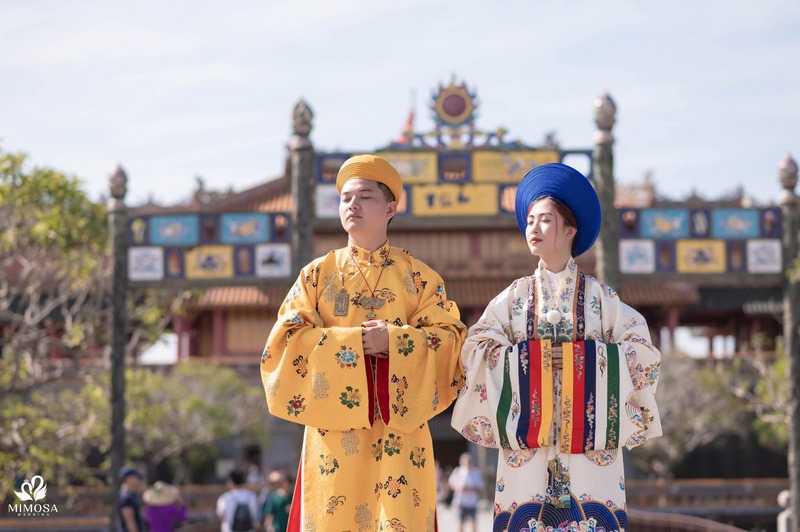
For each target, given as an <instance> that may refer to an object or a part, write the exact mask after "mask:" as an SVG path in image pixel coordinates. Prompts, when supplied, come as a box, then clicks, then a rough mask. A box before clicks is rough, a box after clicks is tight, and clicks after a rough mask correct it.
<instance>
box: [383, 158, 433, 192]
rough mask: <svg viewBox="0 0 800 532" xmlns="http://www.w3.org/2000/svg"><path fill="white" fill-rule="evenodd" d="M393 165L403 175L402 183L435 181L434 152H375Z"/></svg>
mask: <svg viewBox="0 0 800 532" xmlns="http://www.w3.org/2000/svg"><path fill="white" fill-rule="evenodd" d="M375 155H378V156H379V157H383V158H384V159H386V160H387V161H389V164H391V165H392V166H394V167H395V169H397V171H398V172H399V173H400V175H401V176H403V184H406V185H408V184H413V183H436V180H437V178H438V165H437V160H438V157H437V154H436V153H387V152H383V153H376V154H375Z"/></svg>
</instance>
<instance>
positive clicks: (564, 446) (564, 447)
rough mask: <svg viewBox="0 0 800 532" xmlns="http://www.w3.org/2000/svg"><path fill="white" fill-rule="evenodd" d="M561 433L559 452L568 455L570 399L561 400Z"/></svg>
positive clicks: (570, 421) (570, 427)
mask: <svg viewBox="0 0 800 532" xmlns="http://www.w3.org/2000/svg"><path fill="white" fill-rule="evenodd" d="M561 416H562V417H561V419H562V423H563V425H562V429H563V430H562V431H561V452H562V453H566V454H569V438H570V434H571V433H572V399H571V398H570V397H564V398H563V409H562V411H561Z"/></svg>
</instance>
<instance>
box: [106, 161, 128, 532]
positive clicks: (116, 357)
mask: <svg viewBox="0 0 800 532" xmlns="http://www.w3.org/2000/svg"><path fill="white" fill-rule="evenodd" d="M108 181H109V186H110V189H111V199H110V200H108V221H109V230H110V234H111V268H112V269H111V272H112V273H111V276H112V277H111V448H110V450H111V486H112V489H113V491H112V493H111V500H112V501H113V504H112V509H114V508H116V505H117V501H118V493H119V488H120V478H119V470H120V469H121V468H122V466H124V465H125V347H126V344H127V343H128V316H127V296H128V208H127V207H126V205H125V193H126V192H127V189H128V176H127V175H125V171H124V170H123V169H122V167H121V166H117V168H116V169H115V170H114V171H113V172H112V173H111V175H110V176H109V178H108ZM114 515H115V514H114V513H113V510H112V521H111V522H112V524H113V523H114V520H113V518H114ZM112 526H113V525H112Z"/></svg>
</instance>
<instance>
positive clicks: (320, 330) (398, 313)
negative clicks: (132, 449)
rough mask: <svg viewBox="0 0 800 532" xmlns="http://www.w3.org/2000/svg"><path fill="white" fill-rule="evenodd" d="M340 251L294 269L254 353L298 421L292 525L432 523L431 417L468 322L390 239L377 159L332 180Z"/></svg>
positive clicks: (384, 178) (452, 375)
mask: <svg viewBox="0 0 800 532" xmlns="http://www.w3.org/2000/svg"><path fill="white" fill-rule="evenodd" d="M336 186H337V190H338V191H339V195H340V200H341V201H340V205H339V216H340V219H341V222H342V226H343V227H344V229H345V231H347V234H348V246H347V247H345V248H342V249H337V250H335V251H331V252H329V253H328V254H327V255H325V256H323V257H319V258H317V259H315V260H314V261H312V262H311V263H310V264H308V265H307V266H306V267H305V268H303V270H302V271H301V272H300V276H299V277H298V279H297V281H296V282H295V284H294V285H293V286H292V289H291V290H290V291H289V294H288V295H287V296H286V299H285V300H284V302H283V305H282V306H281V309H280V311H279V314H278V321H277V322H276V324H275V327H274V328H273V329H272V332H271V333H270V335H269V339H268V341H267V345H266V347H265V348H264V353H263V355H262V358H261V376H262V380H263V383H264V389H265V391H266V396H267V404H268V406H269V410H270V412H271V413H272V414H273V415H275V416H277V417H280V418H283V419H287V420H289V421H293V422H295V423H301V424H303V425H305V426H306V429H305V436H304V441H303V452H302V456H301V459H300V471H299V474H298V479H297V484H296V486H295V496H294V502H293V505H292V510H291V515H290V520H289V528H288V530H289V531H304V532H313V531H317V532H322V531H337V532H338V531H344V530H351V531H373V530H379V531H384V530H386V531H388V530H392V531H408V532H411V531H433V530H436V481H435V478H434V459H433V445H432V442H431V436H430V431H429V430H428V423H427V422H428V420H429V419H430V418H432V417H433V416H435V415H436V414H438V413H440V412H442V411H443V410H445V409H446V408H447V407H448V406H449V405H450V403H452V402H453V400H454V399H455V397H456V395H457V394H458V390H459V388H460V387H461V385H462V383H463V368H462V366H461V362H460V349H461V344H462V341H463V339H464V335H465V331H466V327H465V326H464V324H463V323H462V322H461V321H460V320H459V312H458V308H457V307H456V305H455V304H454V303H453V302H452V301H448V300H447V297H446V295H445V290H444V283H443V282H442V279H441V277H440V276H439V275H438V274H437V273H436V272H434V271H433V270H432V269H431V268H430V267H428V266H427V265H426V264H424V263H423V262H421V261H419V260H417V259H415V258H414V257H412V256H411V254H409V253H408V252H407V251H405V250H403V249H400V248H396V247H391V246H390V245H389V243H388V240H387V227H388V224H389V221H390V220H391V219H392V217H393V216H394V215H395V214H396V213H397V203H398V200H400V198H401V195H402V193H403V187H402V182H401V179H400V175H399V174H398V172H397V171H396V170H395V169H394V168H393V167H392V166H391V165H390V164H389V163H388V162H386V161H385V160H384V159H381V158H380V157H376V156H372V155H358V156H355V157H352V158H350V159H348V160H347V161H346V162H345V163H344V165H342V168H341V169H340V170H339V174H338V176H337V179H336Z"/></svg>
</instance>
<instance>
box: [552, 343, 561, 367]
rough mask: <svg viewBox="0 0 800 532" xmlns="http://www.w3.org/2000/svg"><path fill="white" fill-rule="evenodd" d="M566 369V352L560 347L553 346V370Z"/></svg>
mask: <svg viewBox="0 0 800 532" xmlns="http://www.w3.org/2000/svg"><path fill="white" fill-rule="evenodd" d="M563 368H564V351H562V350H561V346H560V345H554V346H553V370H559V369H563Z"/></svg>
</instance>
